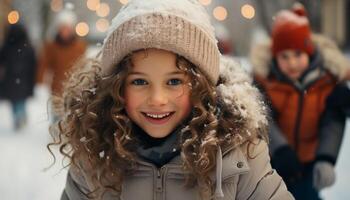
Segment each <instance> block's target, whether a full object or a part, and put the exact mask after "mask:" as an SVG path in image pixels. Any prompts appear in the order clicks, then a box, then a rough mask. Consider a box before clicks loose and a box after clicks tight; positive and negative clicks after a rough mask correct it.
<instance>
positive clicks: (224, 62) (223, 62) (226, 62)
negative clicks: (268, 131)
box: [217, 56, 268, 142]
mask: <svg viewBox="0 0 350 200" xmlns="http://www.w3.org/2000/svg"><path fill="white" fill-rule="evenodd" d="M220 80H221V81H222V83H221V84H218V86H217V92H218V93H219V95H220V96H221V98H223V100H224V101H225V103H227V104H228V105H231V110H232V111H233V112H235V113H236V114H238V115H239V116H241V119H243V120H244V121H245V122H246V127H245V128H246V129H247V130H246V134H245V135H241V136H239V137H242V138H240V139H242V140H241V141H242V142H243V141H245V140H246V139H247V138H248V137H251V136H252V135H261V132H260V131H261V128H264V127H266V126H267V123H268V122H267V118H266V113H267V109H266V107H265V105H264V102H263V100H262V98H261V94H260V92H259V90H258V89H257V88H256V87H254V86H253V85H252V79H251V77H250V76H249V75H248V73H247V72H245V71H244V70H243V68H242V67H241V66H240V65H239V64H238V63H237V62H235V60H234V59H233V58H232V57H228V56H222V57H221V59H220Z"/></svg>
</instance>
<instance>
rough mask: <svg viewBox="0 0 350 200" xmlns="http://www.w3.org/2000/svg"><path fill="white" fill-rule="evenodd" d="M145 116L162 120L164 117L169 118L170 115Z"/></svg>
mask: <svg viewBox="0 0 350 200" xmlns="http://www.w3.org/2000/svg"><path fill="white" fill-rule="evenodd" d="M146 115H147V116H148V117H152V118H156V119H161V118H164V117H167V116H169V115H170V113H166V114H161V115H153V114H148V113H146Z"/></svg>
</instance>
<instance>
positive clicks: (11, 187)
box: [0, 88, 67, 200]
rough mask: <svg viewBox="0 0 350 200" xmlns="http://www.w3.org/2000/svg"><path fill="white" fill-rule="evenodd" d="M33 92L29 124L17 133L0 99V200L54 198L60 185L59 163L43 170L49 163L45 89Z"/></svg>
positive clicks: (30, 102) (61, 178)
mask: <svg viewBox="0 0 350 200" xmlns="http://www.w3.org/2000/svg"><path fill="white" fill-rule="evenodd" d="M36 92H37V95H36V97H35V98H32V99H30V100H29V101H28V109H27V110H28V114H29V121H28V122H29V123H28V125H27V126H26V127H25V128H24V129H23V130H21V131H19V132H14V131H13V130H12V121H11V112H10V111H11V110H10V108H9V104H8V103H7V102H3V101H2V102H1V101H0V113H1V120H0V158H1V162H0V194H1V197H0V199H1V200H55V199H59V197H60V194H61V192H62V189H63V187H64V183H65V176H66V173H67V172H66V170H60V169H61V168H62V167H61V166H62V165H61V162H57V163H56V164H55V165H54V166H53V167H52V168H51V169H49V170H48V171H44V169H45V168H46V167H48V166H49V165H50V164H52V157H51V155H50V154H49V152H48V151H47V149H46V144H47V143H48V142H49V141H50V136H49V134H48V131H47V130H48V126H49V120H48V119H47V112H46V107H47V106H46V105H47V99H48V89H47V88H39V89H38V90H36ZM59 159H61V157H59Z"/></svg>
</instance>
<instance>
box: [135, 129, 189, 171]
mask: <svg viewBox="0 0 350 200" xmlns="http://www.w3.org/2000/svg"><path fill="white" fill-rule="evenodd" d="M182 128H183V126H179V127H178V128H177V129H175V130H174V131H173V132H171V133H170V134H169V135H167V136H166V137H164V138H154V137H151V136H149V135H148V134H147V133H146V132H145V131H144V130H142V129H141V128H140V127H139V126H137V125H134V126H133V131H134V134H135V136H136V138H137V140H138V148H137V149H136V153H137V154H138V155H139V156H140V157H141V158H143V159H145V160H147V161H149V162H151V163H153V164H154V165H156V166H157V167H158V168H160V167H162V166H163V165H165V164H166V163H168V162H169V161H170V160H171V159H173V158H174V157H176V156H177V155H179V154H180V146H179V144H178V136H179V134H180V131H181V130H182Z"/></svg>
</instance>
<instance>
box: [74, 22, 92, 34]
mask: <svg viewBox="0 0 350 200" xmlns="http://www.w3.org/2000/svg"><path fill="white" fill-rule="evenodd" d="M75 32H76V33H77V35H79V36H81V37H84V36H86V35H87V34H88V33H89V26H88V24H87V23H85V22H80V23H78V24H77V25H76V27H75Z"/></svg>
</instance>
